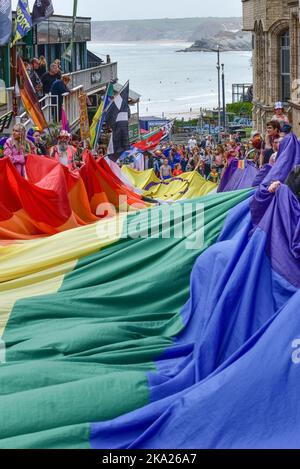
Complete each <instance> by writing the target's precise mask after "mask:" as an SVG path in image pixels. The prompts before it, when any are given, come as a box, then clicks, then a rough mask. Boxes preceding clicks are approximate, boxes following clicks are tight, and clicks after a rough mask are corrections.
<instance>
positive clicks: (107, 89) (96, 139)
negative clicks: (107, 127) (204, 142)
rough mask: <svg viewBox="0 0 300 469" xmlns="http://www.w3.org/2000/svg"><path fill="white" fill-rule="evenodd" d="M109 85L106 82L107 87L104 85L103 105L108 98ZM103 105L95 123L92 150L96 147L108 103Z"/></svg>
mask: <svg viewBox="0 0 300 469" xmlns="http://www.w3.org/2000/svg"><path fill="white" fill-rule="evenodd" d="M109 87H110V84H108V85H107V87H106V92H105V96H104V102H103V103H104V106H105V103H106V101H107V98H108V91H109ZM104 106H103V113H102V116H101V119H99V122H98V124H97V131H96V137H95V141H94V145H93V150H95V149H96V146H97V144H98V141H99V138H100V135H101V131H102V127H103V124H104V120H105V114H106V110H107V108H108V105H107V106H106V107H104Z"/></svg>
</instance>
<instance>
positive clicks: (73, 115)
mask: <svg viewBox="0 0 300 469" xmlns="http://www.w3.org/2000/svg"><path fill="white" fill-rule="evenodd" d="M82 91H83V86H82V85H80V86H77V87H76V88H73V89H72V90H71V92H70V93H65V94H63V108H64V110H65V113H66V115H67V119H68V122H69V125H70V129H71V130H72V129H74V127H76V125H77V124H79V120H80V103H79V95H80V93H81V92H82Z"/></svg>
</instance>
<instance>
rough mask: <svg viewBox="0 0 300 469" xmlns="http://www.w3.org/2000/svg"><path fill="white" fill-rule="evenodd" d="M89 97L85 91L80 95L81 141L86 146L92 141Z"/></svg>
mask: <svg viewBox="0 0 300 469" xmlns="http://www.w3.org/2000/svg"><path fill="white" fill-rule="evenodd" d="M86 98H87V95H86V93H84V92H83V91H82V92H81V93H80V94H79V106H80V136H81V140H82V141H83V142H85V143H86V144H87V143H88V142H89V141H90V138H91V132H90V124H89V115H88V108H87V104H86Z"/></svg>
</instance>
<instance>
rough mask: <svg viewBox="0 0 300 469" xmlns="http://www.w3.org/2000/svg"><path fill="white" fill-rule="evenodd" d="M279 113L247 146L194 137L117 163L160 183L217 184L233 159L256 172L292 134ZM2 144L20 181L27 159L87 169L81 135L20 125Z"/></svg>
mask: <svg viewBox="0 0 300 469" xmlns="http://www.w3.org/2000/svg"><path fill="white" fill-rule="evenodd" d="M53 71H54V69H53ZM55 83H56V82H54V84H55ZM275 109H276V113H275V115H274V116H273V119H272V120H271V121H270V122H268V124H267V127H266V132H265V135H262V134H260V133H259V132H255V131H254V132H252V136H251V139H250V140H249V141H246V142H243V141H242V139H241V137H240V135H239V134H238V133H237V134H234V135H231V136H230V137H229V138H223V140H222V141H221V142H216V139H215V138H214V137H213V136H212V135H207V136H205V137H203V138H199V139H197V138H195V136H194V135H192V136H191V138H190V139H189V140H188V142H187V144H186V145H184V144H180V145H175V144H174V143H173V142H172V141H167V142H165V143H162V144H160V145H159V146H158V147H157V148H156V149H155V150H154V151H151V152H149V151H148V152H144V153H131V156H130V157H129V158H128V159H126V158H125V159H121V162H120V163H119V164H120V166H122V164H129V165H131V166H132V167H133V168H136V169H139V170H142V169H152V168H153V170H154V171H155V173H156V175H157V177H159V178H160V179H161V180H168V179H171V178H174V177H180V176H181V175H182V174H183V173H185V172H192V171H197V172H198V173H199V174H200V175H201V176H203V177H204V178H205V179H206V180H208V181H211V182H213V183H215V184H218V183H219V182H220V180H221V178H222V176H223V174H224V171H225V170H226V168H227V167H228V166H229V165H230V163H231V161H232V160H233V159H238V160H248V161H249V160H250V161H252V162H253V164H254V165H255V166H256V167H257V168H261V167H263V166H264V165H265V164H271V165H274V164H276V159H277V154H278V150H279V145H280V142H281V141H282V139H283V138H284V137H285V136H286V135H287V134H289V133H290V132H291V131H292V127H291V126H290V124H289V122H288V118H287V116H286V115H285V113H284V111H283V107H282V105H281V103H276V105H275ZM2 143H3V156H4V157H8V158H9V159H10V160H11V162H12V164H13V165H14V166H15V167H16V169H17V171H18V172H19V173H20V174H21V175H22V176H26V170H25V164H26V158H27V156H28V155H29V154H35V155H40V156H42V157H46V158H51V159H53V160H54V161H57V162H59V163H61V164H62V165H64V166H66V167H67V168H68V169H69V170H70V171H75V170H78V169H80V167H81V166H82V165H83V164H84V162H83V160H82V156H83V150H84V148H85V145H84V142H82V141H81V139H80V137H79V136H78V135H77V134H73V135H71V134H70V133H68V132H67V131H66V130H61V131H60V132H59V134H58V135H57V136H56V137H54V136H53V135H51V134H49V133H47V132H42V133H41V132H39V130H38V129H36V128H32V129H30V130H29V131H27V132H26V129H25V127H24V126H23V125H22V124H16V125H15V126H14V128H13V132H12V135H11V137H10V138H6V139H5V141H4V142H2ZM0 145H1V142H0ZM106 150H107V148H106V146H105V145H98V146H97V147H96V149H95V150H94V151H93V152H92V154H93V155H94V158H95V159H96V160H97V159H99V158H103V157H104V156H105V155H106ZM141 160H142V164H141ZM297 174H298V173H297ZM276 189H277V186H276V185H275V186H272V190H276Z"/></svg>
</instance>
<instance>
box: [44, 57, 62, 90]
mask: <svg viewBox="0 0 300 469" xmlns="http://www.w3.org/2000/svg"><path fill="white" fill-rule="evenodd" d="M60 78H61V73H60V71H59V69H58V66H57V65H56V64H52V65H51V66H50V70H49V72H46V73H45V74H44V75H43V76H42V83H43V90H44V95H45V94H49V93H50V91H51V87H52V85H53V83H54V82H55V80H59V79H60Z"/></svg>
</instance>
